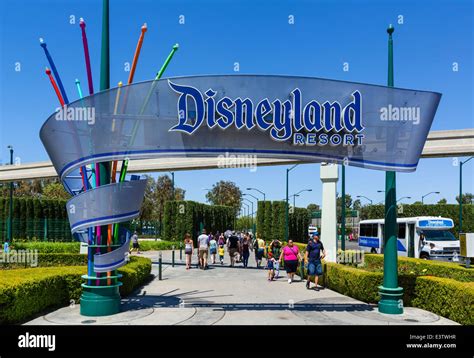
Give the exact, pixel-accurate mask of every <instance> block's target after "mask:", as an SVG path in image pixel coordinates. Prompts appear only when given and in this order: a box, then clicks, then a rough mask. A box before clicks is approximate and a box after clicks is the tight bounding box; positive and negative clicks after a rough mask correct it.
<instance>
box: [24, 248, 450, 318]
mask: <svg viewBox="0 0 474 358" xmlns="http://www.w3.org/2000/svg"><path fill="white" fill-rule="evenodd" d="M175 254H176V264H175V267H172V266H171V252H170V251H164V252H163V262H164V265H163V280H161V281H160V280H158V265H157V263H158V252H157V251H154V252H145V253H143V254H142V256H146V257H149V258H151V259H152V261H153V269H152V273H153V274H154V275H155V276H156V277H155V278H154V279H153V280H152V281H151V282H150V283H148V284H147V285H146V286H144V287H143V288H142V289H141V290H139V292H137V293H136V294H135V295H132V296H129V297H127V298H125V299H123V300H122V312H120V313H118V314H116V315H112V316H106V317H85V316H81V315H80V314H79V306H78V305H72V306H69V307H64V308H61V309H59V310H56V311H54V312H51V313H49V314H46V315H45V316H41V317H38V318H36V319H34V320H32V321H30V322H27V323H26V324H34V325H65V324H73V325H108V324H111V325H124V324H126V325H136V324H139V325H214V324H215V325H418V324H423V325H454V324H457V323H455V322H453V321H450V320H448V319H445V318H443V317H440V316H437V315H435V314H433V313H430V312H427V311H424V310H421V309H418V308H410V307H406V308H405V313H404V314H403V315H385V314H381V313H379V312H378V311H377V307H376V306H374V305H369V304H366V303H364V302H361V301H357V300H355V299H353V298H350V297H347V296H344V295H341V294H339V293H337V292H334V291H331V290H329V289H322V290H320V291H315V290H307V289H306V288H305V283H304V282H300V281H298V280H299V277H296V279H297V280H296V281H295V282H293V283H292V284H288V281H287V279H286V274H285V272H280V275H281V277H280V278H279V279H277V280H276V281H273V282H269V281H267V272H266V271H265V270H263V269H256V268H255V259H254V257H253V256H251V258H250V265H251V266H252V267H249V268H247V269H244V268H243V267H241V266H242V265H241V264H237V267H234V268H231V267H229V263H228V262H227V261H226V262H225V265H224V266H221V265H220V264H217V265H210V268H209V269H208V270H205V271H203V270H200V269H197V268H196V265H194V267H193V268H192V269H191V270H189V271H186V269H185V266H184V262H183V261H180V260H179V251H176V252H175ZM183 256H184V252H183ZM183 258H184V257H183ZM193 259H194V260H193V261H194V263H196V262H197V260H196V257H193ZM226 259H227V256H226Z"/></svg>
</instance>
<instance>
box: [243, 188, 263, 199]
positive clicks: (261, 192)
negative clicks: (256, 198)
mask: <svg viewBox="0 0 474 358" xmlns="http://www.w3.org/2000/svg"><path fill="white" fill-rule="evenodd" d="M247 190H255V191H258V192H259V193H260V194H262V195H263V201H265V193H264V192H263V191H261V190H258V189H256V188H247Z"/></svg>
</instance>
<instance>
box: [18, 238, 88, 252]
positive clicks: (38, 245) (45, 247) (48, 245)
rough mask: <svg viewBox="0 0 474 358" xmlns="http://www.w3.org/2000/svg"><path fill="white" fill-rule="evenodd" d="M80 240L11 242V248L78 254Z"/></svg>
mask: <svg viewBox="0 0 474 358" xmlns="http://www.w3.org/2000/svg"><path fill="white" fill-rule="evenodd" d="M80 247H81V244H80V242H15V241H14V242H13V244H12V247H11V249H15V250H38V252H39V253H44V254H46V253H71V254H78V253H79V249H80Z"/></svg>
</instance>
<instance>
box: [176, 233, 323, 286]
mask: <svg viewBox="0 0 474 358" xmlns="http://www.w3.org/2000/svg"><path fill="white" fill-rule="evenodd" d="M184 247H185V254H186V270H189V269H191V262H192V257H193V254H194V243H193V240H192V238H191V235H190V234H186V235H185V238H184ZM226 249H227V252H228V254H229V258H230V266H231V267H234V266H235V264H236V263H242V264H243V267H244V268H246V267H248V264H249V257H250V252H251V251H254V252H255V262H256V266H257V268H261V267H263V265H262V262H263V258H264V256H265V252H266V265H265V268H266V269H267V271H268V274H267V279H268V281H273V280H275V279H278V278H279V276H280V264H281V263H283V264H284V268H285V270H286V273H287V279H288V283H289V284H291V283H292V282H293V281H294V276H295V274H296V273H297V271H298V267H299V265H300V263H301V262H302V261H303V262H304V264H305V266H306V267H307V280H306V288H307V289H311V281H312V279H311V278H313V282H314V284H315V289H316V290H319V288H318V287H319V286H318V278H319V276H321V275H322V273H323V270H322V264H321V260H322V259H323V258H324V257H325V256H326V251H325V250H324V245H323V243H322V242H321V241H320V239H319V235H318V234H317V233H315V234H313V235H312V236H311V237H310V239H309V241H308V245H307V246H306V251H305V254H304V256H302V255H301V253H300V251H299V248H298V246H297V245H296V244H295V243H294V242H293V240H291V239H290V240H288V243H287V244H286V245H284V246H283V243H282V242H281V241H280V240H277V239H275V240H272V242H271V243H270V245H269V246H268V248H266V243H265V241H264V240H263V239H262V238H261V237H260V236H258V235H257V237H255V238H254V237H253V235H252V234H251V233H248V232H246V233H243V232H235V231H231V230H227V231H226V232H224V233H219V232H216V234H212V232H211V233H209V234H208V233H207V232H206V230H205V229H203V230H202V232H201V234H200V235H199V236H198V238H197V250H198V262H199V263H198V267H199V268H200V269H202V270H206V269H208V268H209V265H208V256H209V255H210V258H211V263H212V264H216V262H217V258H218V261H219V262H220V264H221V265H223V264H224V255H225V252H226ZM300 275H301V274H300Z"/></svg>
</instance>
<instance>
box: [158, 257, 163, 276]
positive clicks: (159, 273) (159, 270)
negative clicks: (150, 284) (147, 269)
mask: <svg viewBox="0 0 474 358" xmlns="http://www.w3.org/2000/svg"><path fill="white" fill-rule="evenodd" d="M162 266H163V255H162V253H161V251H160V253H159V255H158V280H160V281H161V280H162V279H163V275H162Z"/></svg>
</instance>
